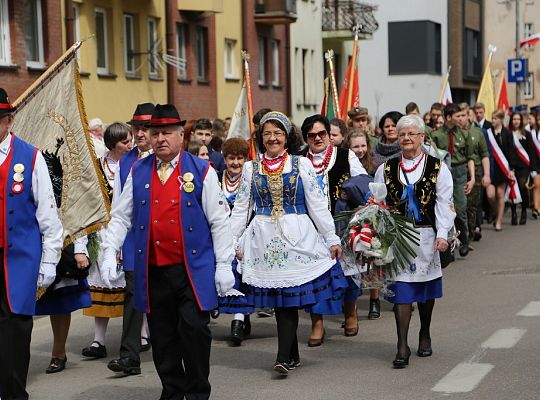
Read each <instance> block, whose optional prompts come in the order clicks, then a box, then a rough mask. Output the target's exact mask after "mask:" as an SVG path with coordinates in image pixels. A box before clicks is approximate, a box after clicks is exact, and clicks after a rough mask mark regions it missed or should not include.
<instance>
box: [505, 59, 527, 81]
mask: <svg viewBox="0 0 540 400" xmlns="http://www.w3.org/2000/svg"><path fill="white" fill-rule="evenodd" d="M525 79H527V59H526V58H511V59H509V60H508V82H514V83H516V82H517V83H521V82H525Z"/></svg>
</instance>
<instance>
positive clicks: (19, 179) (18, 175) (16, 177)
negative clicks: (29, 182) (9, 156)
mask: <svg viewBox="0 0 540 400" xmlns="http://www.w3.org/2000/svg"><path fill="white" fill-rule="evenodd" d="M13 180H14V181H15V182H22V181H24V175H23V174H21V173H20V172H16V173H14V174H13Z"/></svg>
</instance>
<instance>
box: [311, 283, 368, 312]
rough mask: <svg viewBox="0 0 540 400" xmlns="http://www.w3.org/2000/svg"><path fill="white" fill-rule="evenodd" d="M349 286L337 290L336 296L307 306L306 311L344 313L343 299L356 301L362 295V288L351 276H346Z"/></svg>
mask: <svg viewBox="0 0 540 400" xmlns="http://www.w3.org/2000/svg"><path fill="white" fill-rule="evenodd" d="M345 279H347V283H348V286H347V288H346V289H345V290H336V294H335V296H333V297H332V298H330V299H328V300H324V301H321V302H318V303H317V304H314V305H313V306H311V307H308V308H306V312H308V313H312V314H322V315H337V314H342V313H343V301H356V299H357V298H358V296H360V292H361V290H360V288H359V287H358V286H357V285H356V283H354V281H353V280H352V278H351V277H350V276H346V277H345Z"/></svg>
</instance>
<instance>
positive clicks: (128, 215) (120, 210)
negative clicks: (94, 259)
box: [102, 156, 234, 268]
mask: <svg viewBox="0 0 540 400" xmlns="http://www.w3.org/2000/svg"><path fill="white" fill-rule="evenodd" d="M178 159H179V157H178V156H176V157H175V158H174V159H173V160H172V161H171V165H170V166H169V168H168V170H167V176H168V177H170V176H171V174H172V172H173V170H174V168H176V167H177V166H178ZM156 160H157V163H158V165H157V168H158V170H159V166H160V165H161V162H162V161H161V160H159V159H158V158H157V157H156ZM117 199H118V201H116V200H115V201H113V204H112V209H111V220H110V222H109V225H108V226H107V230H106V231H105V232H104V236H103V244H102V247H103V250H104V251H107V250H108V251H114V252H115V253H117V252H118V251H120V248H121V246H122V244H123V243H124V239H125V238H126V234H127V232H128V231H129V230H130V229H131V225H132V218H133V177H132V172H130V173H129V175H128V177H127V179H126V183H125V184H124V190H122V193H121V194H120V196H118V197H117ZM201 200H202V207H203V211H204V214H205V216H206V220H207V221H208V225H209V226H210V230H211V232H212V241H213V244H214V254H215V256H216V267H217V268H219V267H221V268H230V266H231V262H232V259H233V256H234V251H233V242H232V235H231V232H230V230H229V221H228V217H229V206H228V205H227V200H226V199H225V197H224V196H223V192H222V191H221V187H220V185H219V181H218V177H217V174H216V171H215V170H214V169H213V168H209V169H208V172H207V174H206V176H205V178H204V182H203V189H202V199H201Z"/></svg>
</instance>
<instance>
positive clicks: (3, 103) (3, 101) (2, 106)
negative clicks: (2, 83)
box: [0, 88, 15, 115]
mask: <svg viewBox="0 0 540 400" xmlns="http://www.w3.org/2000/svg"><path fill="white" fill-rule="evenodd" d="M13 111H15V108H14V107H13V106H12V105H11V103H10V102H9V98H8V95H7V92H6V91H5V90H4V89H2V88H0V115H4V114H7V113H11V112H13Z"/></svg>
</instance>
